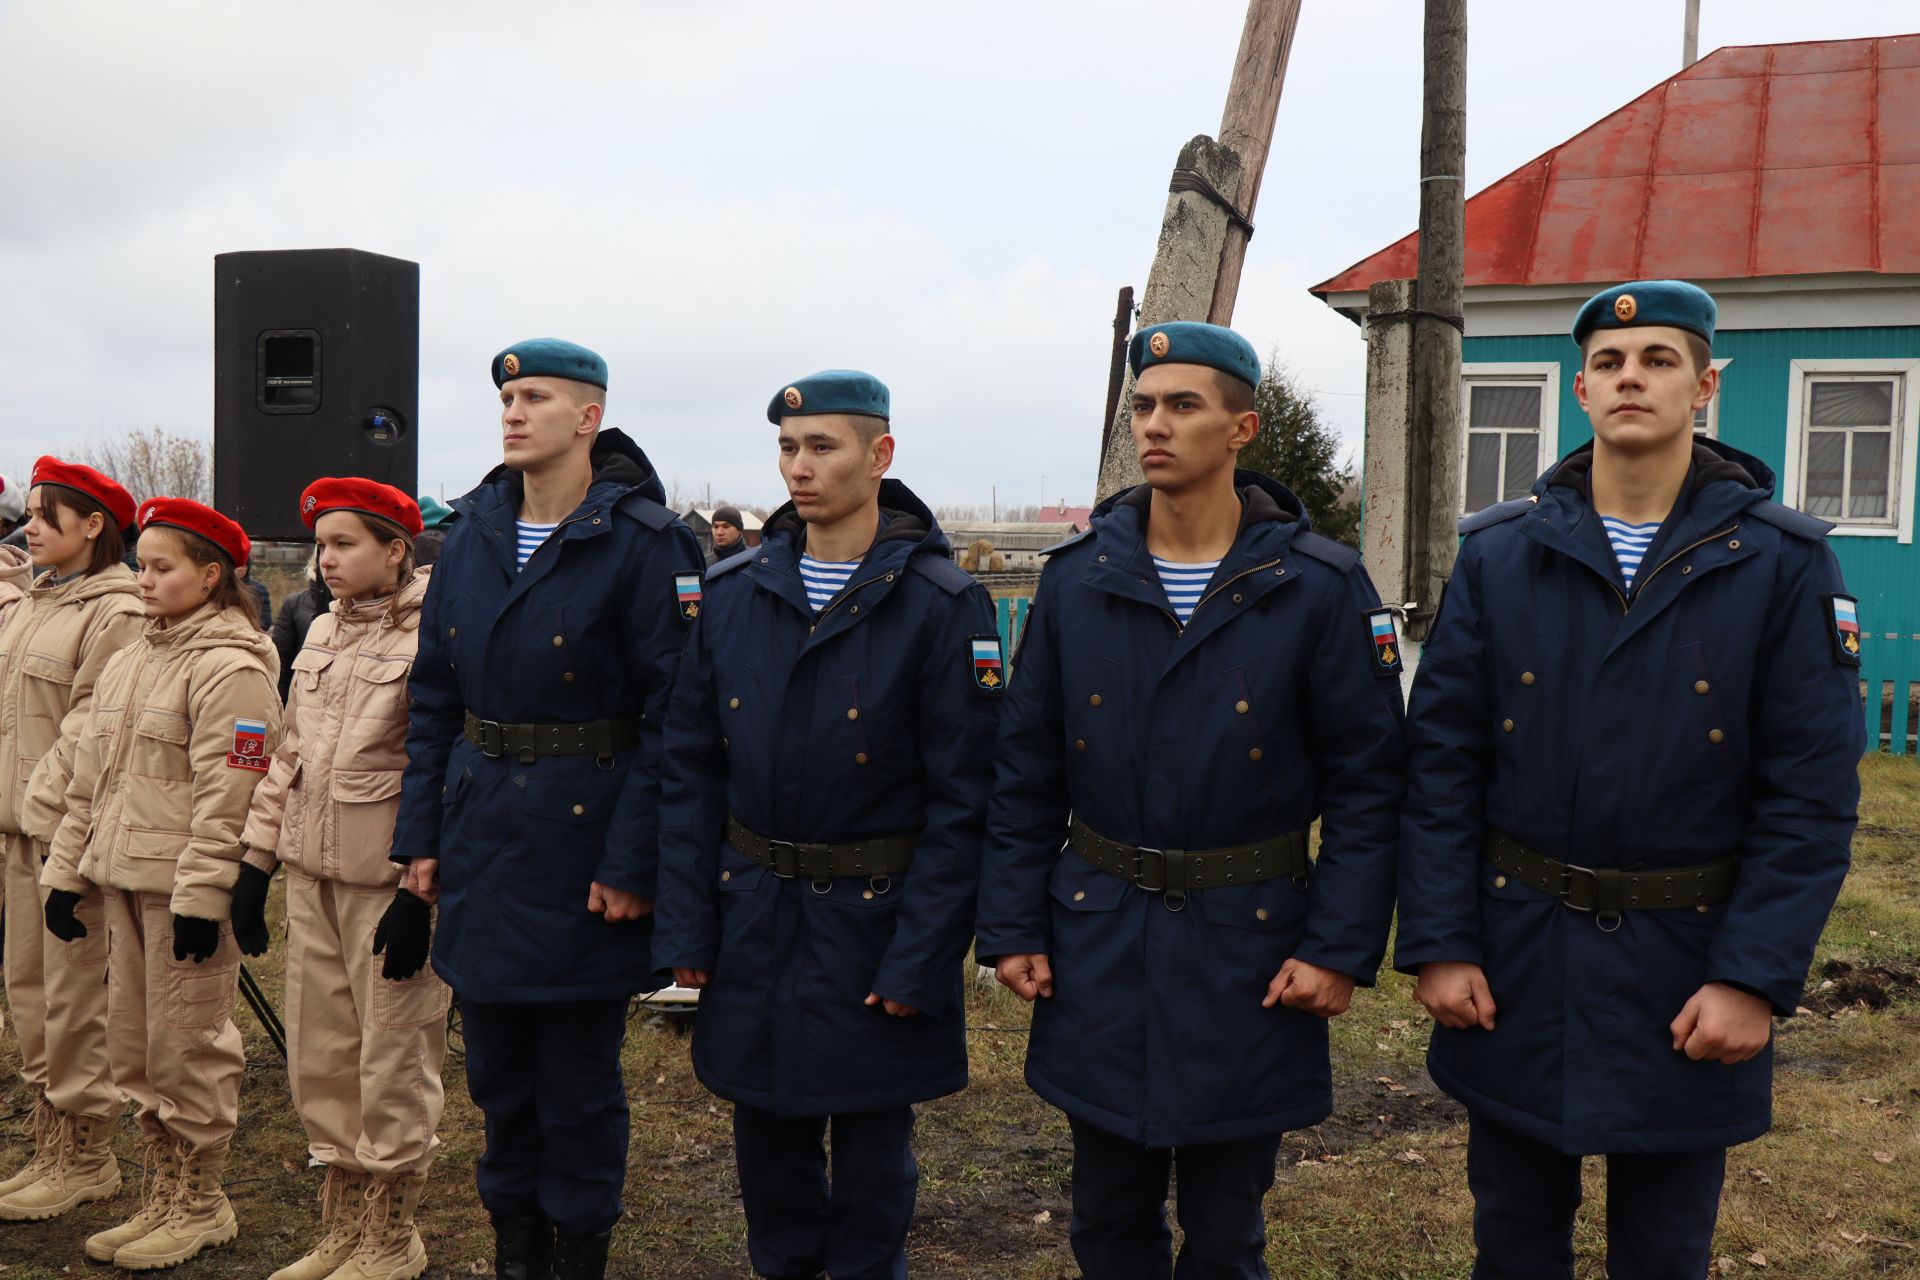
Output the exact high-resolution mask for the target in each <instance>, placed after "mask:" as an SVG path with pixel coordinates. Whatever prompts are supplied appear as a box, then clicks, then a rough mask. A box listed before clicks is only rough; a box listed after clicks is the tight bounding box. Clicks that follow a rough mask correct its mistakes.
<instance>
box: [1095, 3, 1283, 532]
mask: <svg viewBox="0 0 1920 1280" xmlns="http://www.w3.org/2000/svg"><path fill="white" fill-rule="evenodd" d="M1299 20H1300V0H1251V2H1250V3H1249V4H1248V6H1247V21H1246V26H1245V27H1244V28H1242V30H1241V33H1240V51H1239V53H1238V55H1237V56H1236V57H1235V59H1234V64H1233V80H1232V82H1231V83H1230V85H1229V86H1228V89H1227V106H1226V111H1225V112H1224V114H1223V115H1222V116H1221V121H1220V137H1219V138H1218V139H1217V140H1216V139H1213V138H1209V137H1206V136H1205V135H1201V136H1199V137H1196V138H1194V139H1193V140H1192V141H1191V142H1189V143H1187V145H1186V146H1184V147H1182V148H1181V149H1180V158H1179V159H1178V160H1177V161H1176V162H1175V166H1174V171H1173V179H1172V181H1171V182H1170V183H1169V184H1168V188H1167V211H1166V214H1165V216H1164V217H1163V218H1162V219H1161V221H1160V242H1159V245H1158V247H1157V248H1156V249H1155V252H1154V257H1153V267H1152V269H1151V270H1150V271H1149V272H1148V273H1147V287H1146V292H1145V293H1144V295H1143V296H1142V298H1141V302H1140V323H1141V324H1143V325H1148V324H1160V323H1162V322H1164V321H1168V320H1211V321H1212V322H1213V323H1215V324H1228V323H1231V322H1232V320H1233V303H1234V298H1235V296H1236V295H1237V294H1238V293H1239V289H1240V269H1241V266H1242V264H1243V263H1244V262H1245V261H1246V252H1247V239H1248V237H1250V236H1251V235H1252V234H1253V207H1254V201H1255V198H1256V197H1257V196H1258V195H1259V193H1260V175H1261V173H1262V172H1263V171H1264V170H1265V169H1266V164H1267V150H1268V147H1269V146H1270V144H1271V143H1272V141H1273V121H1274V115H1275V113H1276V112H1277V111H1278V110H1279V107H1280V88H1281V85H1282V83H1283V82H1284V81H1285V79H1286V74H1287V54H1288V52H1289V51H1290V50H1291V49H1292V47H1293V32H1294V28H1295V26H1297V25H1298V23H1299ZM1123 381H1124V382H1125V383H1127V384H1130V383H1131V378H1128V379H1125V380H1123ZM1118 400H1119V407H1118V409H1117V411H1116V412H1114V413H1113V414H1112V415H1111V416H1110V418H1109V419H1108V422H1107V432H1106V437H1105V439H1104V440H1103V441H1102V443H1101V449H1100V475H1099V477H1098V480H1097V482H1096V484H1095V489H1096V493H1097V497H1096V501H1098V500H1099V499H1104V498H1106V497H1108V496H1110V495H1112V494H1113V493H1115V492H1117V491H1119V490H1120V489H1124V488H1126V487H1127V486H1129V485H1134V484H1138V483H1140V479H1141V475H1140V461H1139V458H1138V457H1137V456H1136V455H1135V453H1134V449H1133V410H1132V406H1131V404H1130V403H1129V400H1130V397H1129V396H1128V394H1127V386H1126V385H1123V386H1122V387H1121V390H1120V394H1119V396H1118Z"/></svg>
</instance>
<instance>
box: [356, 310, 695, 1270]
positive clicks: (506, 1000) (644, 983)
mask: <svg viewBox="0 0 1920 1280" xmlns="http://www.w3.org/2000/svg"><path fill="white" fill-rule="evenodd" d="M493 381H494V385H495V386H497V387H498V388H499V390H500V428H501V439H502V454H503V458H502V462H501V465H500V466H498V467H496V468H494V469H493V471H491V472H489V473H488V475H487V477H486V478H485V479H484V480H482V481H481V482H480V485H479V486H478V487H477V488H475V489H474V490H473V491H472V492H470V493H468V494H467V495H466V496H465V497H462V498H456V499H455V500H454V502H453V504H452V505H453V509H454V510H455V511H456V512H457V513H458V514H459V517H460V518H459V519H458V520H457V521H455V522H454V523H453V525H452V529H451V532H450V533H449V534H448V537H447V542H446V547H445V550H444V551H443V553H442V554H441V557H440V559H439V561H438V563H437V564H436V565H435V567H434V571H433V579H432V583H431V585H430V586H429V587H428V589H427V598H426V601H425V604H424V606H423V609H422V614H421V624H420V650H419V656H418V657H417V658H416V660H415V662H414V666H413V674H412V678H411V680H410V681H409V684H408V688H407V694H408V696H409V697H410V699H411V701H412V711H411V717H410V719H411V723H410V727H409V731H408V737H407V757H408V762H407V771H406V774H405V778H404V782H403V786H402V791H401V802H400V818H399V823H398V826H397V827H396V829H395V831H394V839H393V857H394V859H395V860H396V861H400V862H404V863H409V864H410V869H409V872H408V875H407V879H406V882H405V883H406V888H405V889H403V890H402V892H403V893H405V892H409V891H410V892H411V893H413V894H415V895H417V896H419V897H421V898H425V899H427V900H428V901H432V900H434V898H435V897H436V896H437V897H438V900H439V904H440V912H439V936H438V937H437V938H435V939H434V944H433V966H434V969H435V970H436V971H437V972H438V973H439V974H440V976H441V977H442V978H444V979H446V981H447V984H448V985H449V986H451V987H452V988H453V990H454V994H455V995H456V996H457V997H458V999H459V1002H460V1011H461V1019H462V1030H463V1032H464V1034H465V1041H466V1049H467V1087H468V1090H469V1091H470V1092H471V1093H472V1095H473V1100H474V1102H475V1103H477V1104H478V1105H479V1107H480V1110H481V1112H482V1113H483V1114H484V1115H485V1117H486V1124H487V1148H486V1153H485V1154H484V1155H482V1156H481V1158H480V1165H479V1169H478V1172H477V1175H476V1179H477V1181H478V1183H479V1188H480V1200H481V1203H482V1204H484V1205H485V1206H486V1208H487V1211H488V1213H489V1214H490V1215H491V1216H492V1218H493V1224H494V1232H495V1237H496V1253H495V1266H496V1271H497V1272H498V1274H499V1275H500V1276H501V1277H503V1278H510V1280H541V1278H542V1277H547V1276H549V1275H551V1276H553V1277H555V1278H556V1280H576V1278H579V1277H599V1276H601V1275H602V1274H603V1273H604V1270H605V1267H606V1260H607V1247H608V1242H609V1239H610V1236H611V1232H612V1229H613V1224H614V1222H615V1221H616V1220H617V1219H618V1218H619V1216H620V1189H621V1185H622V1183H623V1182H624V1181H625V1176H626V1160H627V1101H626V1088H625V1083H624V1081H623V1080H622V1078H621V1075H620V1046H621V1044H622V1042H623V1040H624V1039H625V1035H626V1019H627V1003H628V1000H629V998H630V997H631V996H632V995H633V994H634V993H635V992H638V991H644V990H651V989H653V988H654V987H657V986H658V985H660V984H659V983H658V982H657V981H656V980H655V979H653V978H652V976H651V974H652V968H653V966H652V963H651V960H650V955H649V946H648V944H649V941H650V935H651V920H650V919H649V913H650V912H651V910H652V899H653V897H654V892H655V890H654V878H655V871H656V867H657V863H658V849H657V842H658V838H659V801H660V777H659V770H660V727H661V723H662V721H663V720H664V719H665V718H666V710H667V696H668V690H669V687H670V686H671V684H672V682H673V676H674V671H675V669H676V667H677V666H678V665H679V658H680V649H681V645H682V643H683V642H684V640H685V638H686V630H687V625H688V623H689V621H690V620H691V618H692V616H693V614H692V612H691V611H690V609H689V607H688V604H687V598H688V596H689V594H691V595H692V597H693V598H694V599H696V600H697V599H698V596H699V586H700V570H701V565H700V552H699V548H698V546H697V544H696V543H695V542H694V540H693V535H692V534H691V533H690V532H688V530H687V528H686V526H685V525H683V524H681V523H680V522H679V521H678V520H677V519H675V517H674V514H673V512H671V511H669V510H668V509H667V508H666V507H665V506H664V505H663V503H664V502H665V500H666V491H665V489H664V488H663V487H662V486H661V483H660V478H659V476H658V474H657V473H656V472H655V471H654V469H653V466H652V464H651V463H649V462H648V461H647V456H646V455H645V454H644V453H642V452H641V451H640V448H639V446H638V445H636V444H634V442H633V441H632V440H630V439H628V438H627V436H626V435H625V434H623V433H622V432H620V431H616V430H611V429H602V427H601V417H602V415H603V413H604V412H605V407H606V387H607V367H606V363H605V362H604V361H602V360H601V359H600V357H599V356H597V355H595V354H594V353H593V352H591V351H589V350H587V349H586V348H585V347H582V346H579V345H577V344H575V343H571V342H562V341H559V340H557V339H553V338H540V339H534V340H531V341H528V342H523V343H519V344H516V345H515V346H512V347H509V348H507V349H506V350H505V351H502V352H501V353H500V354H499V355H497V356H495V357H494V360H493Z"/></svg>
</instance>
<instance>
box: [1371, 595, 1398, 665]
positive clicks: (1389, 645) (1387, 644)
mask: <svg viewBox="0 0 1920 1280" xmlns="http://www.w3.org/2000/svg"><path fill="white" fill-rule="evenodd" d="M1367 630H1368V631H1369V632H1370V633H1371V634H1372V638H1373V670H1374V674H1375V675H1382V676H1388V675H1399V674H1400V673H1401V672H1402V671H1404V670H1406V664H1405V663H1404V662H1402V661H1401V658H1400V632H1399V629H1398V628H1397V627H1396V626H1395V624H1394V620H1393V610H1391V609H1369V610H1367Z"/></svg>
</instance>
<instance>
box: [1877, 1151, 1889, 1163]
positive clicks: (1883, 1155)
mask: <svg viewBox="0 0 1920 1280" xmlns="http://www.w3.org/2000/svg"><path fill="white" fill-rule="evenodd" d="M1873 1159H1874V1163H1876V1164H1892V1163H1893V1152H1891V1151H1876V1152H1874V1153H1873Z"/></svg>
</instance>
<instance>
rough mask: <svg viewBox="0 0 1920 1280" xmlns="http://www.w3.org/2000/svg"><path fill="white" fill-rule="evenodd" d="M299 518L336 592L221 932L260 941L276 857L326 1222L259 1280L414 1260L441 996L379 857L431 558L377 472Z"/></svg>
mask: <svg viewBox="0 0 1920 1280" xmlns="http://www.w3.org/2000/svg"><path fill="white" fill-rule="evenodd" d="M300 514H301V518H302V519H303V520H305V521H306V524H307V527H308V528H310V529H312V530H313V531H314V539H315V542H316V544H317V549H318V553H319V555H318V563H319V569H320V573H321V576H322V578H323V579H324V580H325V582H326V585H327V588H328V590H329V591H331V592H332V593H333V604H332V607H331V610H330V611H329V612H328V613H327V614H325V615H323V616H321V617H318V618H316V619H314V623H313V627H312V629H311V630H310V631H308V633H307V641H306V644H305V646H304V647H303V648H302V649H301V650H300V652H299V654H298V655H297V656H295V658H294V660H293V681H292V684H291V687H290V689H289V693H288V700H287V725H286V728H287V731H286V736H285V737H284V738H282V739H281V741H280V745H279V747H278V748H276V749H275V751H274V753H273V761H272V764H271V765H270V767H269V768H268V770H267V776H266V779H265V781H263V782H262V783H261V784H260V789H259V790H258V791H256V792H254V794H253V807H252V810H251V811H250V812H249V814H248V816H247V825H246V830H245V832H244V833H243V837H242V838H243V840H244V841H245V843H246V845H247V855H246V860H245V863H244V865H242V867H241V868H240V882H239V884H238V885H237V886H236V888H235V890H234V899H233V925H234V932H235V935H236V937H237V938H238V939H239V942H240V946H241V948H242V950H244V951H246V952H248V953H249V954H251V955H260V954H263V953H264V952H265V951H266V949H267V945H268V933H267V919H266V904H267V887H268V884H269V883H270V882H271V880H272V877H273V872H274V869H275V867H276V866H278V865H280V864H283V863H284V864H285V866H286V868H287V969H286V973H287V1076H288V1081H289V1083H290V1084H291V1085H292V1087H293V1102H294V1106H295V1108H296V1109H297V1110H298V1111H299V1113H300V1122H301V1123H302V1124H303V1125H305V1126H306V1130H307V1149H308V1151H310V1152H311V1153H312V1155H313V1158H314V1159H316V1160H318V1161H319V1162H320V1163H321V1164H323V1165H325V1166H326V1170H327V1172H326V1180H325V1182H324V1183H322V1184H321V1191H320V1207H321V1222H322V1224H323V1225H324V1226H326V1227H328V1228H329V1229H328V1230H327V1231H326V1232H325V1234H324V1235H323V1236H322V1237H321V1239H320V1240H319V1241H318V1243H316V1244H315V1245H314V1247H313V1248H312V1249H311V1250H309V1251H308V1252H307V1254H306V1255H305V1256H304V1257H302V1258H300V1259H299V1260H298V1261H296V1262H294V1263H293V1264H291V1265H290V1266H288V1267H287V1268H286V1269H284V1270H282V1271H279V1272H276V1273H275V1274H274V1277H273V1280H308V1278H309V1277H323V1276H325V1277H331V1278H332V1280H370V1278H371V1277H379V1278H380V1280H411V1277H415V1276H418V1275H420V1274H421V1273H422V1272H423V1271H425V1270H426V1267H427V1251H426V1248H425V1246H424V1245H422V1243H421V1240H420V1233H419V1231H418V1230H416V1229H415V1227H414V1225H413V1217H414V1211H415V1209H416V1208H417V1207H418V1206H419V1203H420V1194H421V1192H422V1190H424V1189H425V1187H426V1182H427V1168H428V1166H429V1165H431V1164H432V1163H433V1157H434V1151H435V1149H436V1148H437V1147H438V1146H439V1145H440V1143H439V1139H438V1138H437V1137H436V1136H435V1133H434V1131H435V1129H436V1128H437V1126H438V1125H439V1122H440V1112H441V1105H442V1102H443V1100H444V1099H445V1096H446V1095H445V1091H444V1090H443V1088H442V1086H441V1081H440V1068H441V1064H442V1062H443V1061H444V1060H445V1058H446V1052H447V1003H448V992H447V987H446V984H445V983H443V982H441V981H440V979H439V978H438V977H437V976H435V975H434V973H433V971H432V970H431V969H427V968H425V965H426V959H427V947H428V942H429V937H430V933H431V928H432V911H433V908H432V906H431V905H430V904H429V903H427V902H426V901H424V900H422V899H420V898H418V897H415V896H414V895H413V894H411V893H409V892H407V891H406V890H404V889H401V888H400V887H399V885H400V872H401V868H400V867H398V866H397V865H395V864H394V863H393V862H391V861H389V859H388V857H387V855H388V853H389V852H390V851H391V849H392V846H393V825H394V819H395V817H396V816H397V815H398V813H399V808H400V775H401V772H402V771H403V770H404V769H405V768H406V764H407V676H408V674H409V673H410V672H411V670H412V668H413V659H414V652H415V650H416V649H417V647H418V645H419V641H420V606H421V603H422V602H423V601H424V600H425V599H426V595H427V575H428V570H426V569H415V567H414V563H413V540H414V538H415V537H416V536H417V535H418V534H419V532H420V527H421V521H420V508H419V507H418V506H417V505H416V504H415V502H414V500H413V499H412V498H410V497H408V496H407V495H406V494H404V493H402V492H400V491H399V490H398V489H395V488H392V487H391V486H388V485H384V484H377V483H375V482H374V481H371V480H360V479H331V478H329V479H322V480H316V481H314V483H313V484H312V485H310V486H308V488H307V491H306V492H305V493H304V494H302V495H301V499H300ZM369 938H372V939H373V947H372V953H371V954H370V953H369V950H368V946H367V940H368V939H369Z"/></svg>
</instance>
